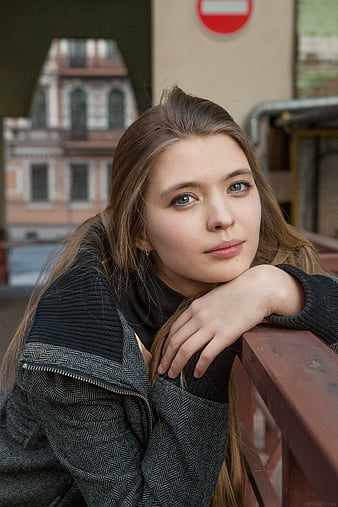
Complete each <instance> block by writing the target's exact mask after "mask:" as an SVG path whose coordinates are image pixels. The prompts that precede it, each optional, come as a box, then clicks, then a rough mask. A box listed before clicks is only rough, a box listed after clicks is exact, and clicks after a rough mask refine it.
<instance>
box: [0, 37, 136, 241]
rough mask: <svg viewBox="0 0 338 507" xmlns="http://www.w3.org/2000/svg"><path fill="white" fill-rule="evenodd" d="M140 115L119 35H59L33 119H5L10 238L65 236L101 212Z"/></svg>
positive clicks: (40, 84)
mask: <svg viewBox="0 0 338 507" xmlns="http://www.w3.org/2000/svg"><path fill="white" fill-rule="evenodd" d="M136 115H137V107H136V103H135V99H134V94H133V90H132V87H131V84H130V80H129V78H128V71H127V69H126V66H125V64H124V62H123V60H122V57H121V54H120V52H119V49H118V47H117V44H116V43H115V41H114V40H103V39H86V40H85V39H76V40H72V39H60V40H54V42H53V43H52V45H51V48H50V51H49V53H48V57H47V59H46V61H45V65H44V67H43V70H42V73H41V75H40V78H39V82H38V87H37V89H36V92H35V96H34V100H33V105H32V110H31V116H30V118H7V119H6V120H5V122H4V127H5V142H6V145H5V146H6V149H5V169H6V195H7V226H8V233H9V237H10V239H13V240H22V239H25V238H30V239H33V238H34V239H44V240H46V239H58V238H62V237H64V236H66V235H67V234H69V232H71V231H72V230H73V229H74V227H75V226H76V225H78V224H79V223H81V222H82V221H83V220H85V219H86V218H88V217H89V216H92V215H93V214H95V213H97V212H98V211H99V210H101V209H102V208H103V207H104V205H105V203H106V201H107V195H108V191H109V180H110V172H111V162H112V158H113V154H114V148H115V146H116V144H117V141H118V139H119V137H120V136H121V134H122V133H123V131H124V129H125V128H126V127H127V126H128V125H129V124H130V123H131V122H132V121H133V120H134V119H135V117H136Z"/></svg>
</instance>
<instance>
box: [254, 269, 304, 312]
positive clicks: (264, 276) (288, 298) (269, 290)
mask: <svg viewBox="0 0 338 507" xmlns="http://www.w3.org/2000/svg"><path fill="white" fill-rule="evenodd" d="M252 269H256V270H258V271H259V272H260V276H261V280H262V283H263V286H264V294H265V299H264V304H265V316H266V317H267V316H269V315H271V314H272V313H274V314H277V315H282V316H290V315H296V314H298V313H299V312H301V311H302V309H303V308H304V305H305V293H304V289H303V287H302V285H301V283H300V282H299V280H297V278H295V277H294V276H292V275H291V274H289V273H287V272H286V271H283V270H282V269H280V268H278V267H276V266H271V265H269V264H263V265H259V266H255V268H252Z"/></svg>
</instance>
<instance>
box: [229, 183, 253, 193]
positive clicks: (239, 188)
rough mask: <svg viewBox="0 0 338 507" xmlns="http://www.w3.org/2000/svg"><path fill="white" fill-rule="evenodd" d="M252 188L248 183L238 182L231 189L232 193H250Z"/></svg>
mask: <svg viewBox="0 0 338 507" xmlns="http://www.w3.org/2000/svg"><path fill="white" fill-rule="evenodd" d="M251 187H252V185H251V183H249V182H248V181H236V182H235V183H233V184H232V185H231V186H230V187H229V191H230V192H235V193H236V192H238V193H240V192H245V191H248V190H249V189H250V188H251Z"/></svg>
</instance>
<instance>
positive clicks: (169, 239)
mask: <svg viewBox="0 0 338 507" xmlns="http://www.w3.org/2000/svg"><path fill="white" fill-rule="evenodd" d="M188 231H189V228H187V227H186V225H185V223H184V221H182V220H177V218H176V217H162V216H161V215H160V214H159V215H158V216H157V217H152V219H151V220H149V221H148V227H147V235H148V238H149V240H150V242H151V245H152V247H153V248H154V250H155V251H156V252H157V253H158V254H159V255H160V256H162V255H163V253H164V254H165V253H166V251H168V250H170V251H171V252H172V251H175V250H176V249H177V248H179V247H182V246H183V245H184V244H185V243H187V242H188V241H189V240H188V234H189V232H188Z"/></svg>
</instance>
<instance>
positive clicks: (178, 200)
mask: <svg viewBox="0 0 338 507" xmlns="http://www.w3.org/2000/svg"><path fill="white" fill-rule="evenodd" d="M193 199H194V197H193V196H192V195H190V194H181V195H178V196H177V197H174V199H173V200H172V201H171V203H170V206H178V207H179V206H186V205H187V204H191V203H192V202H193Z"/></svg>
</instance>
